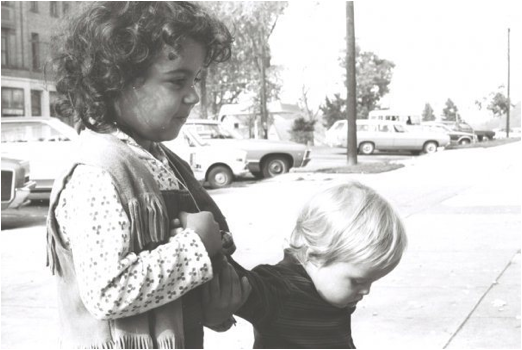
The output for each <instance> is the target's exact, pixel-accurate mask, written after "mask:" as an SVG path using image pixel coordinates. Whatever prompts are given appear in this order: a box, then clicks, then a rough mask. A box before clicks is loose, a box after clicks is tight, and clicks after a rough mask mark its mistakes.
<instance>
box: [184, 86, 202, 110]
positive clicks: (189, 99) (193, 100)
mask: <svg viewBox="0 0 522 350" xmlns="http://www.w3.org/2000/svg"><path fill="white" fill-rule="evenodd" d="M183 102H184V103H186V104H190V105H195V104H197V103H198V102H199V95H198V93H197V91H196V87H195V86H194V85H192V86H190V89H189V92H188V93H187V95H185V97H184V98H183Z"/></svg>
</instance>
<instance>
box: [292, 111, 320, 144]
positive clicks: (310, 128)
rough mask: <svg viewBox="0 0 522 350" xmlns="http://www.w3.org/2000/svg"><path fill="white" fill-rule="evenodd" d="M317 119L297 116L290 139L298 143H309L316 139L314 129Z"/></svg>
mask: <svg viewBox="0 0 522 350" xmlns="http://www.w3.org/2000/svg"><path fill="white" fill-rule="evenodd" d="M315 123H316V120H310V119H307V118H305V117H299V118H296V119H295V120H294V122H293V124H292V129H291V131H290V139H291V140H292V141H295V142H298V143H304V144H306V143H308V142H312V143H313V141H314V130H315Z"/></svg>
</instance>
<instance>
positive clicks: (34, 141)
mask: <svg viewBox="0 0 522 350" xmlns="http://www.w3.org/2000/svg"><path fill="white" fill-rule="evenodd" d="M77 137H78V134H77V133H76V131H75V130H74V129H73V128H72V127H70V126H69V125H67V124H65V123H63V122H61V121H60V120H59V119H57V118H46V117H3V118H2V155H8V156H13V157H15V158H18V159H25V160H27V161H29V164H30V166H31V179H32V180H34V181H35V182H36V187H35V188H34V189H33V190H32V191H31V194H30V196H29V198H30V199H48V198H49V194H50V192H51V189H52V186H53V182H54V179H55V178H56V177H57V176H58V175H59V174H60V172H61V171H62V170H63V167H64V166H65V164H67V162H68V160H69V159H70V156H71V155H72V152H73V147H72V142H71V141H72V140H74V139H76V138H77Z"/></svg>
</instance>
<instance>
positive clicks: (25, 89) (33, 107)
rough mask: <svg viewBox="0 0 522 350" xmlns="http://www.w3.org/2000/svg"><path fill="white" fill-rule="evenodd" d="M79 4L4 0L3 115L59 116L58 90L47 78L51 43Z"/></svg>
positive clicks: (71, 2)
mask: <svg viewBox="0 0 522 350" xmlns="http://www.w3.org/2000/svg"><path fill="white" fill-rule="evenodd" d="M78 4H79V3H78V2H73V1H70V2H69V1H2V117H11V116H54V115H55V113H54V110H53V108H52V105H53V100H54V98H55V96H56V90H55V87H54V84H53V83H52V81H46V77H45V72H46V66H45V65H46V62H47V60H48V57H49V56H48V55H49V47H50V45H49V43H50V40H51V36H52V34H53V30H54V28H55V27H56V25H57V24H58V22H59V21H60V19H61V18H63V17H64V16H65V15H67V13H68V12H69V11H71V9H72V7H73V6H78ZM47 71H48V70H47ZM48 74H49V73H48Z"/></svg>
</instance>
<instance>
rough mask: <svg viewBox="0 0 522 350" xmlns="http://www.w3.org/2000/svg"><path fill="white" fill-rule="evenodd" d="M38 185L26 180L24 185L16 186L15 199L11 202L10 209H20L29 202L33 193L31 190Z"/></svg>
mask: <svg viewBox="0 0 522 350" xmlns="http://www.w3.org/2000/svg"><path fill="white" fill-rule="evenodd" d="M35 186H36V182H34V181H29V182H26V183H25V185H24V187H20V188H16V189H15V191H14V196H13V200H12V201H11V202H9V205H8V206H7V208H9V209H18V208H20V207H21V206H23V205H26V204H29V202H30V200H29V195H30V194H31V190H32V189H34V188H35Z"/></svg>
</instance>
